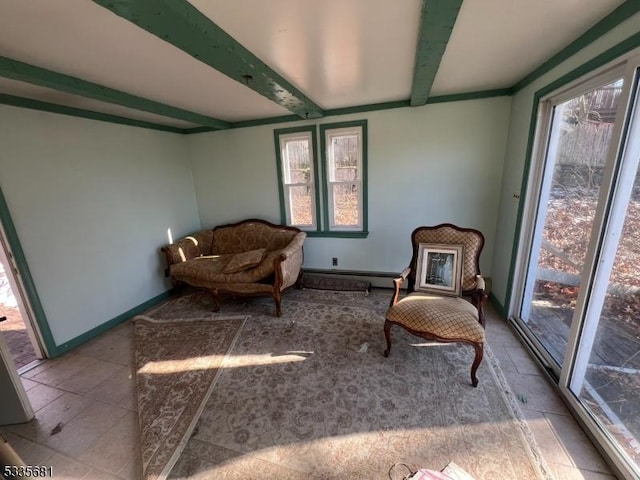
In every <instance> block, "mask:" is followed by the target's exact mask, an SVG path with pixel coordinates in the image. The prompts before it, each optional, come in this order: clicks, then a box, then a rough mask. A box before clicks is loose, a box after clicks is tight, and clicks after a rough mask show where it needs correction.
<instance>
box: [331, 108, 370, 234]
mask: <svg viewBox="0 0 640 480" xmlns="http://www.w3.org/2000/svg"><path fill="white" fill-rule="evenodd" d="M320 135H321V139H322V141H321V142H322V147H321V149H322V172H323V176H324V199H325V203H324V223H325V228H326V229H327V230H329V231H332V232H364V231H366V218H365V211H364V200H365V198H366V195H365V190H366V183H365V180H366V172H365V160H364V159H365V156H366V149H365V146H366V120H363V121H358V122H344V123H340V124H329V125H320Z"/></svg>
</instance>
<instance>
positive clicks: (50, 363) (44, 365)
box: [20, 352, 75, 378]
mask: <svg viewBox="0 0 640 480" xmlns="http://www.w3.org/2000/svg"><path fill="white" fill-rule="evenodd" d="M74 355H75V354H74V353H72V352H69V353H67V354H66V355H64V356H62V357H58V358H53V359H51V360H43V361H42V362H40V364H39V365H37V366H36V367H34V368H32V369H30V370H29V371H27V372H24V373H22V374H21V375H20V376H21V377H22V378H33V377H35V376H36V375H38V374H40V373H42V372H44V371H45V370H49V369H50V368H53V367H54V366H56V365H58V364H60V363H62V362H63V361H66V360H67V359H68V358H70V357H72V356H74Z"/></svg>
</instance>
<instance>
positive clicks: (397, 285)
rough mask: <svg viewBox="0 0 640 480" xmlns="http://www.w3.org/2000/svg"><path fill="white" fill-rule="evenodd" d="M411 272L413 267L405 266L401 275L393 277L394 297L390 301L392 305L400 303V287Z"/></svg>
mask: <svg viewBox="0 0 640 480" xmlns="http://www.w3.org/2000/svg"><path fill="white" fill-rule="evenodd" d="M410 273H411V267H407V268H405V269H404V270H403V271H402V273H400V275H399V276H397V277H396V278H394V279H393V289H394V291H393V298H391V302H390V303H389V306H390V307H393V306H394V305H395V304H396V303H398V298H399V297H400V288H401V287H402V284H403V283H404V281H405V280H406V279H407V277H408V276H409V274H410Z"/></svg>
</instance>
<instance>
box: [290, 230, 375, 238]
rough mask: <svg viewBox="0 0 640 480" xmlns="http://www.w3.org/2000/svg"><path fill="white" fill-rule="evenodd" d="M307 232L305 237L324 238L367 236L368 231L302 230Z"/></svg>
mask: <svg viewBox="0 0 640 480" xmlns="http://www.w3.org/2000/svg"><path fill="white" fill-rule="evenodd" d="M303 232H305V233H306V234H307V237H326V238H367V237H368V236H369V232H362V231H360V232H342V231H317V230H311V231H306V230H303Z"/></svg>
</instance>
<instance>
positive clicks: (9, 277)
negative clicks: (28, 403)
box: [0, 226, 45, 371]
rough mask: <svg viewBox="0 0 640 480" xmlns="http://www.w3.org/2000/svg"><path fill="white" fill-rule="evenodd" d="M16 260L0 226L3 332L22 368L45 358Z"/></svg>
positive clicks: (0, 316) (0, 328)
mask: <svg viewBox="0 0 640 480" xmlns="http://www.w3.org/2000/svg"><path fill="white" fill-rule="evenodd" d="M19 278H20V275H19V271H18V269H17V266H16V265H15V262H13V254H12V252H11V250H10V249H9V244H8V241H7V238H6V235H5V232H4V229H3V228H2V226H0V319H3V320H2V321H1V322H0V333H1V334H2V335H3V337H4V340H5V342H6V345H7V347H8V349H9V353H10V355H11V357H12V359H13V362H14V364H15V366H16V368H17V369H18V371H23V370H27V369H29V368H31V366H32V365H33V364H34V363H37V362H38V360H41V359H43V358H45V354H44V349H43V347H42V343H41V340H40V337H39V335H38V333H37V329H36V327H35V326H34V323H33V315H32V314H31V309H30V308H29V303H28V300H27V298H26V295H25V293H24V288H23V287H22V285H21V283H20V279H19Z"/></svg>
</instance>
